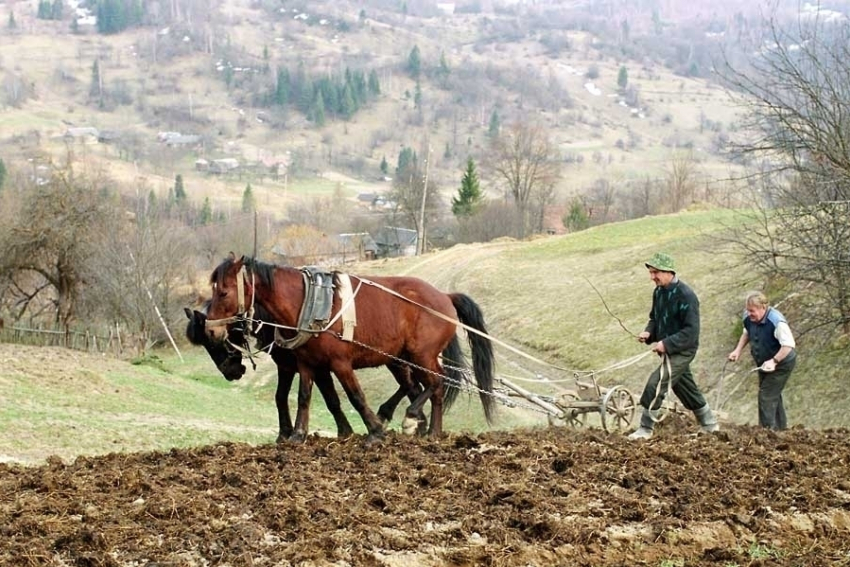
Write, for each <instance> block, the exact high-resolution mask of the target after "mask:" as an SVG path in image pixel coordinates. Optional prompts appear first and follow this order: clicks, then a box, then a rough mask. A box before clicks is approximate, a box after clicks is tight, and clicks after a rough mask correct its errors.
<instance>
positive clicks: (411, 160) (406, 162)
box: [395, 148, 416, 177]
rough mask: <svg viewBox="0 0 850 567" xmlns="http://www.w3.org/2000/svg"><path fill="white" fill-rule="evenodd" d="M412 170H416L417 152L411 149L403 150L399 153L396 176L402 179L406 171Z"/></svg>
mask: <svg viewBox="0 0 850 567" xmlns="http://www.w3.org/2000/svg"><path fill="white" fill-rule="evenodd" d="M410 168H413V169H416V152H414V151H413V150H412V149H411V148H402V149H401V151H400V152H399V153H398V165H397V166H396V168H395V176H396V177H400V176H401V174H402V173H403V172H404V171H406V170H408V169H410Z"/></svg>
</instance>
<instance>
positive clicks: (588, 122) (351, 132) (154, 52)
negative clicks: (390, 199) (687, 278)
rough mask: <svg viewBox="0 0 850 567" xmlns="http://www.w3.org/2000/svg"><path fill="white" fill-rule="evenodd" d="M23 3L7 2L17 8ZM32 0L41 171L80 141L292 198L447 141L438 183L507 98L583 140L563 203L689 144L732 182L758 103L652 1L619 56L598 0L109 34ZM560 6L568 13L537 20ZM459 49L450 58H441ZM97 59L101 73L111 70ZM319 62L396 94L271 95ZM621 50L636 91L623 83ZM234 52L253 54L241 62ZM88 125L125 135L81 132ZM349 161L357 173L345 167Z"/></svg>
mask: <svg viewBox="0 0 850 567" xmlns="http://www.w3.org/2000/svg"><path fill="white" fill-rule="evenodd" d="M178 4H179V3H178ZM12 6H13V5H12V4H4V5H2V6H0V21H2V22H6V21H7V20H8V18H9V14H10V11H11V10H12ZM14 6H15V8H14V17H15V20H16V22H17V26H16V28H14V29H10V30H4V33H3V34H0V50H2V54H3V57H2V60H0V74H2V75H3V76H4V77H5V78H6V82H7V85H9V88H8V89H7V92H6V95H5V100H4V102H3V104H2V105H0V132H2V134H1V135H0V137H2V138H1V139H0V153H2V157H3V159H4V160H5V161H6V162H7V164H8V165H9V166H10V167H15V169H17V170H23V171H24V173H26V174H28V173H29V172H28V171H26V170H27V168H30V167H32V168H37V167H38V166H39V165H44V166H48V168H49V167H61V166H62V165H63V164H64V163H66V162H68V161H69V160H71V161H75V162H80V163H84V164H85V167H86V168H88V169H89V170H103V171H106V172H107V173H108V174H109V175H110V176H112V177H113V178H115V179H116V180H119V181H123V182H125V183H126V184H127V185H129V186H130V187H133V186H135V187H142V188H143V189H144V190H145V191H148V190H153V191H154V192H155V193H158V194H159V196H160V197H165V195H166V193H167V191H168V189H169V188H170V187H171V186H172V185H173V183H174V176H175V175H176V174H178V173H179V174H181V175H183V176H184V177H185V179H186V185H187V187H188V188H189V192H190V196H191V198H192V199H193V200H194V201H196V202H197V203H200V202H201V201H203V199H205V198H207V197H209V198H210V199H211V200H212V202H213V204H214V206H215V207H216V210H218V211H224V212H227V213H232V212H234V211H238V207H239V199H240V197H241V194H242V191H243V189H244V188H245V183H246V182H247V181H250V182H251V183H252V186H253V188H254V191H255V193H256V195H257V203H258V205H259V206H260V208H261V209H262V210H264V211H268V212H272V213H273V214H275V215H277V216H279V217H282V216H284V215H285V211H286V208H287V205H288V204H291V202H292V199H293V196H294V195H299V194H303V193H305V192H306V193H308V194H311V195H315V194H329V193H330V192H331V191H333V190H334V188H335V187H336V186H338V185H340V184H341V186H342V188H343V190H344V193H345V194H346V195H348V196H354V195H355V194H356V193H358V192H364V191H367V190H368V191H382V190H386V189H387V187H388V184H387V183H386V182H383V181H381V177H382V175H381V173H380V171H379V167H378V166H379V163H380V161H381V159H382V158H386V159H387V160H388V162H389V163H390V165H391V167H394V164H395V161H396V157H397V156H398V153H399V151H400V149H402V148H404V147H411V148H414V149H415V150H416V151H417V152H419V154H420V158H421V159H427V158H430V162H431V168H430V170H431V176H432V179H433V181H434V182H435V185H436V186H440V187H442V188H443V190H444V191H445V192H447V193H448V192H452V191H454V187H455V186H456V185H457V183H458V180H459V177H460V172H461V170H462V167H463V162H464V161H465V159H466V157H467V156H468V155H472V156H473V157H475V158H476V159H477V160H479V161H486V158H487V151H488V146H489V139H488V135H487V131H488V127H489V123H490V119H491V117H492V115H493V113H494V112H496V113H497V114H498V115H499V117H500V120H501V124H502V125H503V126H506V125H508V124H510V123H511V122H512V121H514V120H526V119H527V118H528V117H534V119H535V120H540V121H541V122H542V123H543V125H544V126H545V127H546V129H547V131H548V132H549V134H550V138H551V140H552V142H553V143H554V144H555V146H556V147H557V148H558V150H559V152H560V153H561V155H562V157H563V160H564V166H563V171H562V177H561V179H560V181H559V182H558V183H557V186H556V194H557V199H556V202H557V203H559V204H562V203H563V202H565V201H566V199H567V198H568V197H570V196H571V195H573V194H577V193H587V194H588V198H589V199H591V200H592V199H595V198H598V196H596V197H594V196H593V195H592V193H591V192H590V188H591V187H592V186H593V185H594V183H597V182H598V181H599V180H604V181H605V182H607V183H609V184H612V185H614V186H616V187H617V188H618V189H619V190H620V191H623V192H625V193H628V192H629V191H630V190H631V189H630V187H631V185H630V184H633V183H640V182H642V181H643V180H645V179H653V178H660V177H664V176H665V175H666V174H668V173H669V171H670V168H671V162H672V161H673V160H674V159H676V158H677V156H679V155H680V154H681V153H682V152H684V151H687V152H689V153H688V154H687V155H688V156H689V158H688V159H692V160H693V164H694V165H693V168H694V174H695V175H696V177H695V179H697V185H700V186H701V187H704V188H705V191H713V192H714V196H713V198H718V193H720V192H722V191H723V187H722V184H720V185H719V186H718V185H717V183H718V180H721V179H726V178H728V177H729V174H730V167H732V166H731V164H730V163H729V161H728V158H727V156H725V155H724V154H723V153H722V151H721V147H720V145H719V144H720V143H721V141H722V140H723V139H725V138H728V136H729V135H732V134H733V131H734V129H735V124H736V121H737V116H738V110H737V109H736V108H735V107H734V106H733V104H732V102H731V100H730V98H729V97H728V96H727V94H726V93H725V92H724V91H723V90H722V89H721V88H720V87H719V86H717V85H716V84H714V83H712V82H711V81H706V80H704V79H701V78H693V77H689V76H686V75H682V74H676V73H674V68H673V67H672V66H671V65H669V64H668V61H666V60H665V59H664V58H663V57H662V56H661V55H659V54H657V53H656V54H653V53H654V52H653V51H652V49H650V48H645V47H644V48H641V47H640V46H641V45H644V44H645V42H644V40H643V39H642V38H643V34H645V33H646V30H645V28H646V25H645V24H646V22H648V19H649V16H650V13H649V11H642V10H641V9H636V10H635V11H634V12H633V13H631V14H630V17H631V18H632V20H631V21H633V25H632V27H633V29H634V32H633V33H634V35H635V37H634V38H633V43H634V45H631V46H630V47H629V49H626V48H625V46H621V49H622V51H624V52H627V53H632V54H631V55H629V56H624V57H619V56H613V55H612V53H613V52H614V51H615V49H614V47H615V46H616V45H618V44H617V41H622V40H621V39H620V40H616V38H615V37H612V36H608V35H605V34H607V33H608V32H607V31H604V28H599V30H600V31H599V32H596V33H594V32H589V31H581V25H582V24H581V22H583V21H585V19H588V21H593V22H604V21H606V20H605V17H604V10H603V9H602V8H600V10H603V11H601V12H598V13H594V12H593V10H594V9H596V8H594V7H593V6H590V7H588V8H587V9H586V10H587V11H586V13H585V12H583V11H582V9H581V8H573V7H572V6H571V5H568V4H567V5H565V6H563V7H562V8H561V11H557V12H554V13H550V12H548V11H547V10H552V8H551V7H548V8H547V7H543V8H540V11H539V12H534V11H531V12H528V13H525V12H522V11H514V10H511V9H506V10H499V9H496V10H494V11H483V12H478V13H468V12H461V11H457V12H456V13H454V14H451V15H445V14H443V15H440V14H439V13H438V12H435V11H434V8H433V7H430V8H428V9H425V8H424V7H423V6H418V5H414V4H412V5H411V6H410V13H409V14H404V15H402V14H399V13H398V11H397V9H396V8H395V7H393V8H389V7H386V6H383V5H382V3H380V2H374V3H371V4H366V5H365V7H363V6H361V5H359V4H355V3H347V2H342V3H337V2H311V3H310V5H309V8H306V7H305V8H303V9H302V7H301V6H300V5H297V4H292V5H290V4H284V6H283V7H281V8H279V9H272V8H271V7H269V6H266V5H264V4H262V3H247V2H237V1H231V2H225V3H222V4H220V5H213V4H210V5H209V6H207V8H208V10H209V12H208V14H207V18H208V22H209V23H208V24H207V25H206V26H199V25H196V24H195V23H193V22H192V21H189V22H184V21H180V22H171V25H166V24H165V23H164V24H161V25H160V26H158V27H156V26H147V27H144V28H141V29H128V30H125V31H123V32H121V33H118V34H111V35H108V36H104V35H97V34H95V33H93V32H92V31H90V30H85V29H81V30H79V31H78V32H77V33H76V34H75V33H72V32H71V29H70V25H69V21H68V20H67V19H66V20H63V21H50V20H38V19H36V18H35V17H34V13H30V12H29V11H28V10H26V9H25V5H23V4H15V5H14ZM364 16H365V17H364ZM547 17H549V18H550V20H551V22H550V24H549V25H550V26H553V27H552V28H543V29H539V30H535V28H534V27H533V24H534V23H535V22H543V21H545V19H546V18H547ZM665 17H667V18H669V22H668V24H669V26H668V27H669V30H670V31H669V33H670V34H671V37H670V38H668V39H670V41H671V42H674V43H675V42H677V41H679V37H680V34H685V35H687V34H690V33H691V32H690V31H689V30H690V27H689V26H691V25H694V26H696V27H697V28H699V26H700V25H701V26H703V27H704V28H705V27H707V26H708V23H706V22H702V23H700V22H701V20H700V19H699V18H697V19H696V22H697V23H694V22H693V21H691V20H689V19H688V18H687V17H685V16H684V15H683V14H679V13H678V12H676V11H675V10H672V11H671V12H670V13H669V14H665ZM555 22H563V28H564V29H563V30H561V31H558V30H556V29H555V28H554V23H555ZM591 27H592V28H593V29H596V28H595V27H593V26H591ZM639 32H640V34H639ZM600 34H602V35H600ZM414 47H417V48H419V50H420V51H421V54H422V55H421V59H422V77H421V79H420V82H421V89H422V102H421V104H420V105H419V107H418V108H417V107H416V104H415V103H414V100H413V93H414V91H415V89H416V82H415V81H414V80H413V79H412V78H411V77H410V75H409V74H408V72H407V71H406V70H405V67H406V65H407V61H408V56H409V54H410V52H411V50H412V49H413V48H414ZM641 49H648V50H647V51H645V52H643V53H642V52H641V51H640V50H641ZM702 56H703V57H704V54H703V55H702ZM441 59H444V60H445V62H446V64H447V66H448V69H449V74H448V78H445V77H444V78H442V79H441V78H440V77H441V76H440V75H439V73H438V71H439V66H440V62H441ZM95 63H97V65H98V70H99V73H98V78H99V81H100V84H99V85H100V86H98V84H95V85H94V86H93V83H92V81H93V65H94V64H95ZM299 65H300V66H303V68H304V69H306V70H307V71H308V72H309V73H311V74H312V75H315V76H317V77H320V76H329V77H339V76H341V75H342V74H343V73H344V72H345V70H346V69H352V70H359V71H363V72H369V71H372V70H374V71H376V72H377V75H378V77H379V79H380V84H381V94H380V96H379V97H378V98H377V99H375V100H374V101H372V102H370V103H369V104H367V105H366V106H364V107H363V108H362V109H361V110H359V111H358V112H357V113H356V114H355V115H354V116H353V117H352V118H350V119H348V120H345V119H341V118H335V119H329V120H327V122H326V124H325V125H324V126H320V127H319V126H316V125H315V124H314V123H313V122H311V121H309V120H308V119H307V117H305V115H304V114H303V113H301V112H299V111H297V110H295V109H294V108H291V107H287V108H273V107H269V106H268V105H266V104H262V103H261V100H262V99H263V97H265V96H266V95H267V94H268V92H269V90H270V89H272V88H273V86H274V81H275V79H274V70H275V69H280V68H285V69H288V70H289V72H290V73H292V74H293V76H294V74H295V73H296V72H297V69H298V68H299ZM621 68H625V69H626V70H627V71H628V77H629V88H630V89H631V90H630V93H631V94H630V95H629V96H625V95H623V94H618V88H619V87H618V77H619V72H620V69H621ZM224 69H235V71H231V73H232V77H231V78H229V79H226V78H225V76H224V73H225V71H224ZM591 76H592V77H593V78H589V77H591ZM293 80H294V79H293ZM93 88H94V90H93ZM95 91H98V92H99V93H105V95H104V94H100V95H99V96H94V95H93V92H95ZM104 97H105V99H104ZM104 100H105V102H103V101H104ZM99 101H100V102H99ZM70 127H95V128H97V129H98V130H99V131H104V132H110V133H113V134H114V135H116V136H117V138H116V140H112V141H108V142H107V143H97V144H90V145H86V144H83V143H81V142H80V141H79V140H75V141H73V142H71V143H68V140H67V139H65V138H63V136H64V134H66V132H67V131H68V129H69V128H70ZM164 131H177V132H181V133H183V134H191V135H198V136H201V137H202V138H203V140H204V142H203V147H202V148H200V149H199V148H190V149H179V148H173V147H168V146H166V145H165V144H164V143H162V142H160V141H158V140H157V134H158V133H160V132H164ZM427 146H430V148H431V152H430V155H429V156H425V155H423V154H424V153H428V152H427ZM690 152H692V153H690ZM200 157H203V158H206V159H216V158H222V157H232V158H236V159H238V160H240V161H241V162H242V164H243V166H248V165H251V164H263V165H262V166H261V167H266V166H267V165H268V164H275V163H284V164H286V166H287V167H288V169H289V175H288V176H282V177H277V178H274V177H273V176H270V175H262V174H261V175H257V174H256V169H254V173H245V174H240V175H238V176H212V175H208V174H203V173H200V172H196V171H195V167H194V162H195V160H196V159H197V158H200ZM246 171H247V170H246ZM340 173H341V174H345V177H335V175H338V174H340ZM317 176H318V177H317ZM316 181H318V183H316ZM482 184H483V186H484V187H485V189H486V190H487V191H488V194H489V196H490V197H491V198H495V197H497V196H499V195H500V193H501V188H500V187H499V186H498V183H497V179H495V178H494V177H493V176H492V175H491V174H488V173H487V172H486V171H485V173H483V179H482ZM701 191H702V189H701ZM702 197H705V195H703V196H702Z"/></svg>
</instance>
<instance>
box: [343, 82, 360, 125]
mask: <svg viewBox="0 0 850 567" xmlns="http://www.w3.org/2000/svg"><path fill="white" fill-rule="evenodd" d="M339 106H340V108H339V113H340V115H342V117H343V118H345V119H346V120H348V119H349V118H351V117H352V116H353V115H354V112H355V111H356V110H357V105H356V103H355V102H354V96H353V94H352V92H351V87H350V86H349V85H348V84H347V83H346V85H345V86H344V87H343V88H342V96H340V100H339Z"/></svg>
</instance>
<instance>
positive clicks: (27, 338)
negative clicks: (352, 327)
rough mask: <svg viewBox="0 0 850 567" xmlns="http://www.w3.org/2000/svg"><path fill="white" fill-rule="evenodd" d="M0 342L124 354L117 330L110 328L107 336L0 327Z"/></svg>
mask: <svg viewBox="0 0 850 567" xmlns="http://www.w3.org/2000/svg"><path fill="white" fill-rule="evenodd" d="M0 342H3V343H15V344H21V345H34V346H61V347H65V348H71V349H74V350H82V351H86V352H93V353H94V352H96V353H111V354H114V355H120V354H122V353H123V352H124V345H123V344H122V337H121V333H120V331H119V329H118V328H117V327H116V328H114V329H113V328H110V329H109V330H108V332H107V334H103V335H99V334H97V333H93V332H91V331H89V330H85V331H75V330H71V329H68V330H57V329H28V328H26V327H0Z"/></svg>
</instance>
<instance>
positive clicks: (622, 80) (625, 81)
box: [617, 65, 629, 91]
mask: <svg viewBox="0 0 850 567" xmlns="http://www.w3.org/2000/svg"><path fill="white" fill-rule="evenodd" d="M617 86H618V87H620V90H621V91H625V90H626V87H627V86H629V72H628V71H627V70H626V66H625V65H622V66H620V72H619V74H618V75H617Z"/></svg>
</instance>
